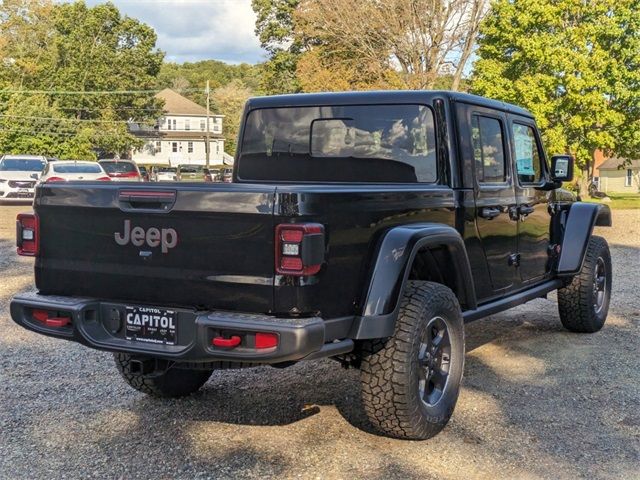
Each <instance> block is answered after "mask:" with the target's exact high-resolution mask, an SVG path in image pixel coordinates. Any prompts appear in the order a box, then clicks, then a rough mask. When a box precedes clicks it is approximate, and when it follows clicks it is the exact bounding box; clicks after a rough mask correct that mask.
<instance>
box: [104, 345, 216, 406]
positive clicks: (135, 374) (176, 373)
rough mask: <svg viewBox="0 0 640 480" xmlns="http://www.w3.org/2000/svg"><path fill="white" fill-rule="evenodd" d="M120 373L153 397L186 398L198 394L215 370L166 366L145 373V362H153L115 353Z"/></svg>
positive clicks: (128, 381)
mask: <svg viewBox="0 0 640 480" xmlns="http://www.w3.org/2000/svg"><path fill="white" fill-rule="evenodd" d="M113 357H114V359H115V362H116V367H117V368H118V371H119V372H120V374H121V375H122V377H123V378H124V380H125V381H126V382H127V383H128V384H129V385H130V386H131V387H132V388H135V389H136V390H138V391H140V392H143V393H146V394H147V395H151V396H153V397H170V398H176V397H185V396H187V395H191V394H192V393H195V392H197V391H198V390H199V389H200V387H202V386H203V385H204V384H205V383H207V380H209V377H210V376H211V373H212V372H213V370H193V369H183V368H175V367H173V366H172V365H168V364H167V365H166V366H167V367H168V368H165V369H153V370H152V371H150V372H145V371H144V370H145V369H144V368H141V367H140V365H144V362H153V360H149V359H146V360H143V361H141V360H138V359H136V358H133V357H132V356H131V355H129V354H127V353H114V354H113Z"/></svg>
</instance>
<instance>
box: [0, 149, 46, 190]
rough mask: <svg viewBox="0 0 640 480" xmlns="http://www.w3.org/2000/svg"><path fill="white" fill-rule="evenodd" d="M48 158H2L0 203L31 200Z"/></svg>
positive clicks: (14, 156) (0, 162)
mask: <svg viewBox="0 0 640 480" xmlns="http://www.w3.org/2000/svg"><path fill="white" fill-rule="evenodd" d="M46 164H47V159H46V157H43V156H40V155H4V156H3V157H2V158H0V202H16V201H25V200H31V199H32V198H33V195H34V191H35V186H36V182H37V180H38V178H39V177H40V173H41V172H42V169H43V168H44V166H45V165H46Z"/></svg>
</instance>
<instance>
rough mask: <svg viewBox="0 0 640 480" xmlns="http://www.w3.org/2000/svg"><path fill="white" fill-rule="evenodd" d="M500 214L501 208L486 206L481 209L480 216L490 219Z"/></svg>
mask: <svg viewBox="0 0 640 480" xmlns="http://www.w3.org/2000/svg"><path fill="white" fill-rule="evenodd" d="M498 215H500V209H499V208H493V207H484V208H483V209H481V210H480V216H481V217H482V218H486V219H488V220H491V219H492V218H495V217H497V216H498Z"/></svg>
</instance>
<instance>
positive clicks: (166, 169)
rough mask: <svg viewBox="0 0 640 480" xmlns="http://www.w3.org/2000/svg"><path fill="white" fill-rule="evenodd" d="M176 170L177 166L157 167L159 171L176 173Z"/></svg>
mask: <svg viewBox="0 0 640 480" xmlns="http://www.w3.org/2000/svg"><path fill="white" fill-rule="evenodd" d="M177 171H178V169H177V168H169V167H161V168H159V169H158V172H159V173H176V172H177Z"/></svg>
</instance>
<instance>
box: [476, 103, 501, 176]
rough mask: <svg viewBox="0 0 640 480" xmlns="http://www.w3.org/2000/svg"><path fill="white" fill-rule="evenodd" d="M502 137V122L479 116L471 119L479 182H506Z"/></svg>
mask: <svg viewBox="0 0 640 480" xmlns="http://www.w3.org/2000/svg"><path fill="white" fill-rule="evenodd" d="M502 137H503V135H502V123H501V122H500V120H497V119H495V118H489V117H482V116H479V115H473V116H472V117H471V140H472V142H473V157H474V159H475V166H476V178H477V179H478V182H480V183H502V182H504V181H506V179H507V175H506V168H505V160H504V142H503V141H502Z"/></svg>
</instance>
